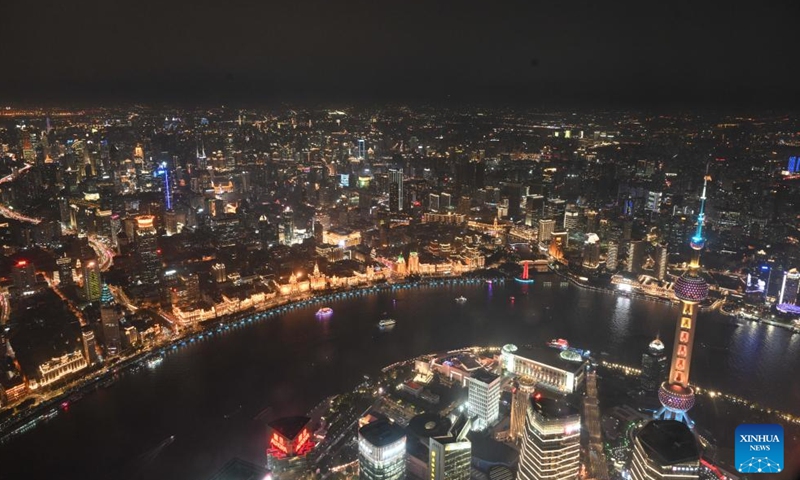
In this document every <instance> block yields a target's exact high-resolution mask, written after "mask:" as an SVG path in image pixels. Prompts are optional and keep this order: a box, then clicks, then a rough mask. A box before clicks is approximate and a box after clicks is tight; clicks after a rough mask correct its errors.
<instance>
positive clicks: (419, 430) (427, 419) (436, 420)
mask: <svg viewBox="0 0 800 480" xmlns="http://www.w3.org/2000/svg"><path fill="white" fill-rule="evenodd" d="M450 426H451V422H450V420H449V419H448V418H445V417H442V416H441V415H439V414H437V413H423V414H420V415H417V416H416V417H414V418H412V419H411V421H410V422H408V427H407V428H406V430H407V431H408V432H409V433H411V434H412V435H414V436H415V437H418V438H419V439H421V440H422V439H424V440H425V441H426V442H427V439H428V438H430V437H440V436H442V435H447V432H448V431H450Z"/></svg>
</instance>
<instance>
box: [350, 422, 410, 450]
mask: <svg viewBox="0 0 800 480" xmlns="http://www.w3.org/2000/svg"><path fill="white" fill-rule="evenodd" d="M358 433H359V435H361V436H362V437H364V439H365V440H366V441H368V442H369V443H371V444H372V445H374V446H376V447H385V446H386V445H391V444H392V443H394V442H396V441H398V440H400V439H401V438H403V437H405V432H404V431H403V429H402V428H400V427H399V426H397V425H395V424H393V423H389V422H387V421H385V420H378V421H376V422H372V423H368V424H366V425H364V426H363V427H361V430H359V431H358Z"/></svg>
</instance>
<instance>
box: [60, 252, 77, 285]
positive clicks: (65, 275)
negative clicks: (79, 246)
mask: <svg viewBox="0 0 800 480" xmlns="http://www.w3.org/2000/svg"><path fill="white" fill-rule="evenodd" d="M56 265H57V266H58V282H59V283H60V284H61V285H72V284H73V283H74V278H73V276H72V259H71V258H69V257H68V256H66V255H64V256H63V257H58V258H57V259H56Z"/></svg>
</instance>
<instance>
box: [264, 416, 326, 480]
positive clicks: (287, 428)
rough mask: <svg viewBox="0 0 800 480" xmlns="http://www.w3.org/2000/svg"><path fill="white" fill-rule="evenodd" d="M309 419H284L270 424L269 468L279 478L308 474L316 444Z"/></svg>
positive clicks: (298, 417) (296, 417)
mask: <svg viewBox="0 0 800 480" xmlns="http://www.w3.org/2000/svg"><path fill="white" fill-rule="evenodd" d="M310 423H311V419H310V418H309V417H302V416H295V417H282V418H279V419H277V420H273V421H271V422H270V423H269V446H268V447H267V466H268V467H269V469H270V470H271V471H272V472H273V473H275V474H277V476H278V478H298V477H299V476H301V475H303V474H305V473H308V467H309V464H308V454H309V453H310V452H311V450H313V449H314V446H315V443H314V439H313V436H312V432H311V425H310Z"/></svg>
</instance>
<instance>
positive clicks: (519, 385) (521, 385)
mask: <svg viewBox="0 0 800 480" xmlns="http://www.w3.org/2000/svg"><path fill="white" fill-rule="evenodd" d="M534 387H536V382H535V381H534V380H533V379H532V378H530V377H526V376H520V377H517V380H516V381H515V382H514V387H513V388H512V390H511V428H510V434H511V439H512V440H514V441H515V442H522V437H524V436H525V418H526V417H527V415H528V404H529V403H530V399H531V395H533V391H534V389H535V388H534Z"/></svg>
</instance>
